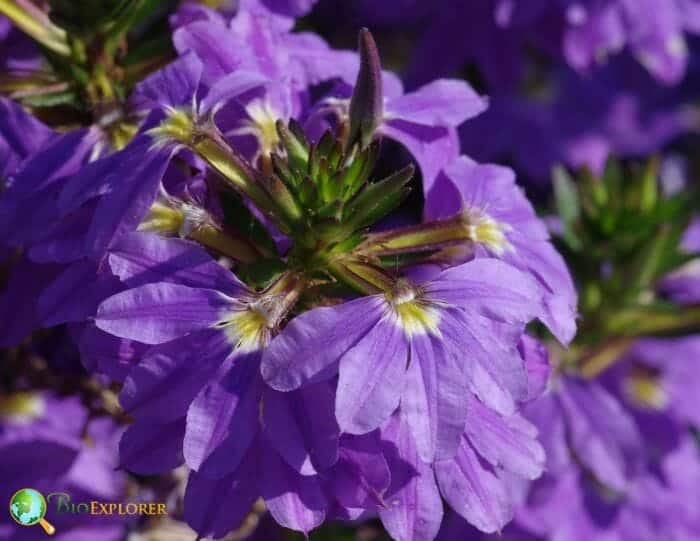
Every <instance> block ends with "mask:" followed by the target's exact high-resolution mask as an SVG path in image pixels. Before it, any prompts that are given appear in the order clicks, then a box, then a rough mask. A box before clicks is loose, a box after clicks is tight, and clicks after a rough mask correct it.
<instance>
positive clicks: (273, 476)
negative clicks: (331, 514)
mask: <svg viewBox="0 0 700 541" xmlns="http://www.w3.org/2000/svg"><path fill="white" fill-rule="evenodd" d="M263 461H264V462H263V467H262V490H261V492H262V497H263V498H264V499H265V504H266V505H267V509H268V511H269V512H270V514H271V515H272V517H273V518H274V519H275V520H276V521H277V523H278V524H280V525H281V526H284V527H285V528H290V529H292V530H297V531H300V532H304V534H307V533H308V532H310V531H311V530H312V529H314V528H316V527H317V526H320V525H321V524H322V523H323V520H324V519H325V516H326V513H325V510H326V506H327V503H326V500H325V497H324V496H323V492H322V491H321V487H320V484H319V480H318V478H317V477H316V476H305V475H300V474H299V473H297V472H296V471H294V470H293V469H292V468H291V467H290V466H289V465H287V463H286V462H284V461H283V460H282V459H281V458H280V457H279V455H277V453H275V452H274V451H273V450H272V449H270V448H269V447H267V446H266V447H265V449H264V451H263Z"/></svg>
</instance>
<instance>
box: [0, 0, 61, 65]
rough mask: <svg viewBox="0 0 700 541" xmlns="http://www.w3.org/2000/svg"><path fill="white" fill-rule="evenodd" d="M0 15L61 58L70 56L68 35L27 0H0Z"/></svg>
mask: <svg viewBox="0 0 700 541" xmlns="http://www.w3.org/2000/svg"><path fill="white" fill-rule="evenodd" d="M0 13H2V14H4V15H5V16H6V17H7V18H8V19H10V20H11V21H12V22H13V23H14V24H15V26H17V28H19V29H20V30H22V31H23V32H24V33H25V34H27V35H28V36H30V37H31V38H32V39H34V40H35V41H37V42H39V43H41V44H42V45H43V46H44V47H46V48H47V49H49V50H51V51H53V52H54V53H56V54H59V55H61V56H70V52H71V51H70V47H69V46H68V43H67V41H66V33H65V32H64V31H63V30H62V29H61V28H59V27H57V26H56V25H55V24H53V23H52V22H51V21H50V20H49V18H48V17H47V16H46V14H45V13H44V12H43V11H41V10H40V9H39V8H37V7H36V6H35V5H33V4H32V3H31V2H28V1H27V0H0Z"/></svg>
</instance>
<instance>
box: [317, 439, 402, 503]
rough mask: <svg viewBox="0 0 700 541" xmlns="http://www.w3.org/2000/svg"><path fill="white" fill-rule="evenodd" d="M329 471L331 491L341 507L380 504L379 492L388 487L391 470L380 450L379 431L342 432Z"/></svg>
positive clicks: (381, 501)
mask: <svg viewBox="0 0 700 541" xmlns="http://www.w3.org/2000/svg"><path fill="white" fill-rule="evenodd" d="M328 475H329V477H330V482H331V486H332V489H333V495H334V496H335V499H336V500H337V502H338V503H339V504H340V505H341V506H342V507H345V508H350V509H353V508H355V509H372V508H375V507H383V506H384V505H385V503H384V501H383V500H382V494H384V491H386V489H387V488H389V483H390V481H391V472H390V471H389V465H388V464H387V462H386V459H385V458H384V455H383V454H382V444H381V441H380V439H379V432H378V431H376V432H372V433H370V434H364V435H362V436H351V435H348V434H346V435H344V436H343V438H342V440H341V447H340V458H339V459H338V463H337V464H336V465H335V467H334V468H333V470H332V471H331V472H329V474H328Z"/></svg>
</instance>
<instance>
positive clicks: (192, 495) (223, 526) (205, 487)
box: [184, 448, 259, 539]
mask: <svg viewBox="0 0 700 541" xmlns="http://www.w3.org/2000/svg"><path fill="white" fill-rule="evenodd" d="M254 450H255V448H251V452H249V453H248V456H247V457H246V459H245V461H244V462H243V464H241V466H240V467H239V468H238V469H237V470H236V471H235V472H234V473H232V474H230V475H227V476H226V477H223V478H221V479H216V480H214V479H209V478H207V477H204V476H202V475H200V474H198V473H196V472H191V473H190V477H189V479H188V481H187V490H186V491H185V499H184V506H185V521H186V522H187V524H189V525H190V526H191V527H192V529H193V530H195V531H196V532H197V533H198V534H199V535H200V536H202V537H214V538H217V539H218V538H220V537H224V536H225V535H226V534H228V533H230V532H231V531H232V530H235V529H236V528H238V527H239V526H240V525H241V523H242V522H243V519H244V518H245V516H246V515H247V514H248V513H250V511H251V510H252V507H253V503H254V502H255V500H257V499H258V495H259V493H258V488H257V487H258V468H257V457H256V456H255V452H254Z"/></svg>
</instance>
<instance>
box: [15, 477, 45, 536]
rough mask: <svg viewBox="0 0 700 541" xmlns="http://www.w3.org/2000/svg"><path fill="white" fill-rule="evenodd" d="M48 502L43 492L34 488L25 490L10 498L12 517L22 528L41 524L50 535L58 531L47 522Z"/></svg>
mask: <svg viewBox="0 0 700 541" xmlns="http://www.w3.org/2000/svg"><path fill="white" fill-rule="evenodd" d="M45 515H46V500H45V499H44V496H43V494H42V493H41V492H39V491H38V490H34V489H33V488H23V489H21V490H18V491H17V492H15V493H14V495H13V496H12V498H10V516H11V517H12V518H13V519H14V521H15V522H16V523H17V524H19V525H20V526H34V525H36V524H39V525H40V526H41V527H42V528H43V529H44V531H45V532H46V533H47V534H48V535H53V534H54V533H55V532H56V529H55V528H54V527H53V526H52V525H51V524H50V523H49V522H48V521H47V520H46V519H44V516H45Z"/></svg>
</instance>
